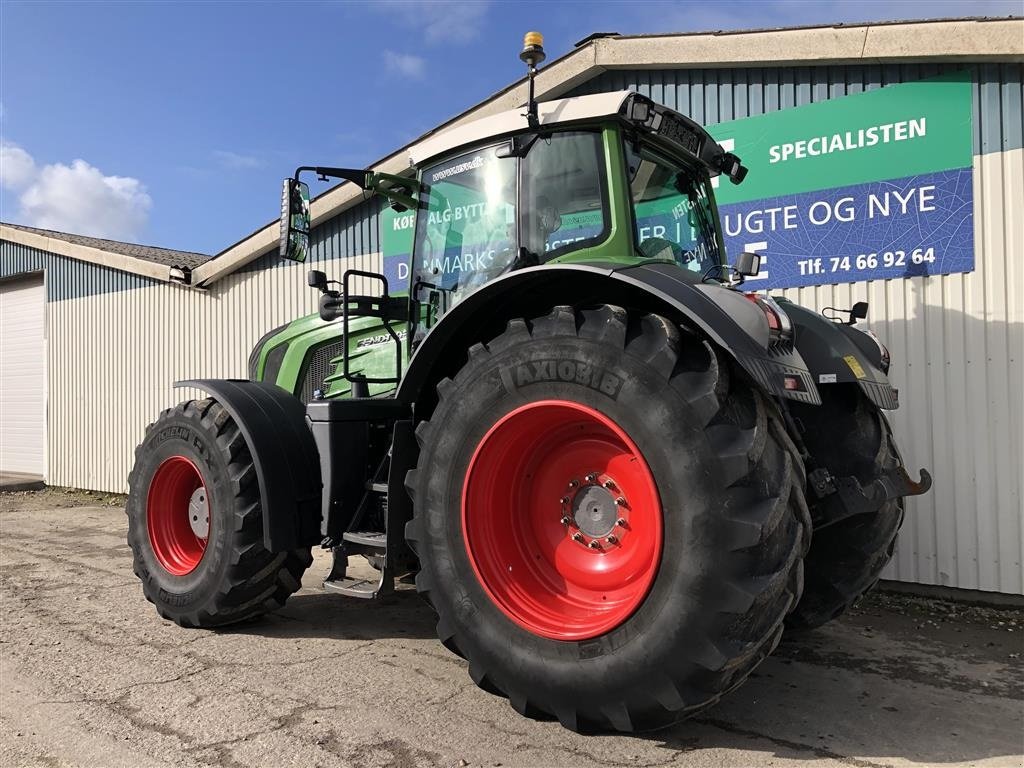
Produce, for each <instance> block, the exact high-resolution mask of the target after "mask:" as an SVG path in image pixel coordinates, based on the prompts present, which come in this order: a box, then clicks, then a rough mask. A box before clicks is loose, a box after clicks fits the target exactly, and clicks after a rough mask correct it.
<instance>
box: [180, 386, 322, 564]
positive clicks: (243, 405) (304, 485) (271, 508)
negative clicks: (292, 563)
mask: <svg viewBox="0 0 1024 768" xmlns="http://www.w3.org/2000/svg"><path fill="white" fill-rule="evenodd" d="M175 386H176V387H196V388H198V389H201V390H203V391H204V392H208V393H209V394H210V395H211V396H212V397H213V398H214V399H215V400H216V401H217V402H218V403H220V404H221V405H223V406H224V408H225V409H226V410H227V412H228V413H230V414H231V416H232V417H233V418H234V420H235V423H236V424H238V428H239V429H240V430H241V431H242V436H243V437H244V438H245V442H246V444H247V445H248V446H249V452H250V453H251V454H252V460H253V466H254V468H255V470H256V479H257V482H258V483H259V488H260V506H261V508H262V511H263V546H264V547H266V548H267V550H268V551H270V552H284V551H286V550H290V549H296V548H298V547H309V546H313V545H314V544H319V543H320V538H321V536H320V499H321V479H320V459H319V456H318V454H317V448H316V443H315V442H314V441H313V435H312V434H311V433H310V431H309V428H308V427H307V426H306V410H305V408H304V407H303V405H302V403H301V402H300V401H299V400H298V398H296V397H295V396H294V395H292V394H290V393H288V392H286V391H285V390H283V389H281V388H280V387H277V386H274V385H272V384H266V383H264V382H261V381H245V380H238V379H191V380H189V381H179V382H175Z"/></svg>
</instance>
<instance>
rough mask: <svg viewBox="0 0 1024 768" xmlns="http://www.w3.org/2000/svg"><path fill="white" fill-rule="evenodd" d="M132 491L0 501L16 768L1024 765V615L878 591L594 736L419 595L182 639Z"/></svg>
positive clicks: (0, 710)
mask: <svg viewBox="0 0 1024 768" xmlns="http://www.w3.org/2000/svg"><path fill="white" fill-rule="evenodd" d="M122 501H123V500H122V499H120V498H118V497H105V496H102V495H97V494H91V495H89V494H83V493H81V492H64V491H60V490H56V489H48V490H46V491H35V492H16V493H10V492H5V493H0V765H3V766H21V765H31V766H48V767H49V768H53V767H54V766H71V765H74V766H133V767H135V766H147V767H148V766H165V765H166V766H229V767H238V766H302V767H303V768H312V767H313V766H359V767H360V768H362V767H364V766H366V767H369V766H386V767H388V768H412V767H413V766H435V765H436V766H467V765H470V766H488V767H491V766H620V765H621V766H657V765H678V766H727V765H728V766H769V765H770V766H793V765H799V766H808V765H814V766H817V765H839V766H860V767H863V768H875V767H876V766H889V765H937V766H954V765H979V766H996V765H998V766H1004V765H1005V766H1011V765H1013V766H1019V765H1021V764H1022V763H1024V757H1022V755H1024V664H1022V660H1021V654H1022V651H1024V612H1022V611H1021V610H1020V609H992V608H979V607H970V606H965V605H963V604H958V603H952V602H944V601H936V600H926V599H923V598H913V597H906V596H903V595H893V594H874V595H872V596H870V597H869V598H868V599H866V600H865V601H863V602H862V603H861V604H860V605H859V606H858V607H857V608H856V609H855V610H854V611H853V612H851V613H850V614H848V615H847V616H845V617H844V618H842V619H841V620H839V621H837V622H834V623H832V624H831V625H829V626H828V627H826V628H823V629H820V630H817V631H815V632H811V633H806V634H803V635H796V636H791V637H787V638H786V639H784V640H783V643H782V644H781V645H780V647H779V648H778V650H777V651H776V652H775V654H774V655H773V656H772V657H771V658H770V659H768V660H767V661H766V662H765V663H764V664H763V665H762V666H761V667H759V668H758V670H757V672H756V673H755V674H754V675H753V677H752V678H751V679H750V680H749V681H748V682H747V683H746V684H745V685H743V686H742V687H741V688H739V689H738V690H737V691H734V692H733V693H732V694H730V695H729V696H728V697H726V699H725V700H724V701H722V702H721V703H720V704H719V705H718V706H716V707H715V708H714V709H712V710H710V711H708V712H706V713H704V714H703V715H701V716H699V717H697V718H696V719H694V720H690V721H687V722H684V723H681V724H679V725H677V726H675V727H673V728H671V729H668V730H665V731H661V732H657V733H654V734H649V735H645V736H622V735H601V736H581V735H578V734H575V733H572V732H570V731H567V730H565V729H563V728H562V727H561V726H560V725H558V724H557V723H553V722H535V721H531V720H527V719H524V718H522V717H520V716H519V715H517V714H516V713H515V712H514V711H513V710H512V708H511V707H510V706H509V705H508V704H507V703H506V702H505V701H504V700H502V699H499V698H496V697H494V696H491V695H489V694H487V693H485V692H483V691H481V690H479V689H478V688H477V687H476V686H475V685H473V683H472V682H471V681H470V679H469V676H468V674H467V671H466V665H465V663H464V662H463V661H462V660H460V659H458V658H457V657H455V656H453V655H452V654H450V653H448V652H447V651H446V650H445V649H444V648H443V647H442V646H441V645H440V643H438V642H437V640H436V639H435V637H434V620H433V614H432V612H431V610H430V608H429V607H428V606H427V605H426V604H425V603H424V602H423V601H422V600H420V598H419V597H418V596H417V595H416V594H415V592H414V591H412V589H411V588H407V589H403V590H401V591H400V592H399V594H398V596H397V597H396V599H395V601H394V602H393V603H392V604H389V605H378V604H368V603H367V602H365V601H358V600H352V599H346V598H343V597H340V596H336V595H329V594H325V593H323V592H322V591H321V589H320V587H319V580H320V579H321V578H322V577H323V576H324V575H325V574H326V572H327V569H328V565H329V562H328V559H327V558H326V557H325V556H323V554H320V555H318V557H317V560H316V562H315V563H314V565H313V568H312V569H311V570H310V572H309V573H308V574H307V577H306V580H305V586H304V587H303V589H302V591H301V592H299V593H298V594H297V595H295V596H294V597H293V598H292V599H291V601H289V603H288V605H287V606H286V607H285V608H284V609H283V610H281V611H280V612H278V613H276V614H274V615H271V616H268V617H266V618H264V619H262V620H259V621H256V622H252V623H249V624H246V625H244V626H240V627H236V628H232V629H229V630H222V631H203V630H185V629H181V628H179V627H177V626H175V625H174V624H171V623H170V622H166V621H164V620H162V619H160V618H159V617H158V616H157V614H156V612H155V611H154V610H153V607H152V606H151V605H150V604H149V603H147V602H146V601H145V599H144V598H143V597H142V591H141V588H140V586H139V584H138V583H137V581H136V579H135V576H134V575H133V574H132V572H131V557H130V553H129V550H128V547H127V545H126V544H125V526H126V518H125V516H124V513H123V510H122V509H121V508H120V504H121V503H122Z"/></svg>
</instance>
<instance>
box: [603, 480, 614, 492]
mask: <svg viewBox="0 0 1024 768" xmlns="http://www.w3.org/2000/svg"><path fill="white" fill-rule="evenodd" d="M601 485H603V486H604V487H605V488H607V489H608V490H611V489H612V488H614V487H615V483H613V482H612V481H611V480H605V481H604V482H603V483H601Z"/></svg>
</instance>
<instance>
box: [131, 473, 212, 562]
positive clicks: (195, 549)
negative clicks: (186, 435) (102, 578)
mask: <svg viewBox="0 0 1024 768" xmlns="http://www.w3.org/2000/svg"><path fill="white" fill-rule="evenodd" d="M193 502H194V503H193ZM190 503H192V506H193V507H196V505H198V507H200V508H202V511H205V512H206V515H207V519H206V526H207V530H206V534H207V535H206V536H203V535H201V533H197V532H196V531H195V530H194V528H193V523H198V524H199V526H200V527H201V525H202V523H201V522H200V521H198V520H193V519H192V518H193V517H195V516H196V515H195V514H193V513H198V512H199V508H194V509H192V510H190ZM146 524H147V526H148V528H149V543H150V544H151V545H152V547H153V554H154V555H156V559H157V562H159V563H160V565H161V566H162V567H163V568H164V569H165V570H166V571H167V572H168V573H171V574H173V575H175V576H184V575H186V574H189V573H191V572H192V571H194V570H195V569H196V566H198V565H199V561H200V560H202V559H203V553H204V552H205V551H206V542H207V540H208V538H209V499H208V498H207V497H206V493H205V486H204V483H203V476H202V474H200V472H199V469H198V467H196V465H195V464H193V463H192V462H191V461H190V460H189V459H186V458H185V457H184V456H171V457H170V458H169V459H165V460H164V461H163V463H162V464H160V466H159V467H157V469H156V474H154V475H153V481H152V482H151V483H150V484H149V496H148V497H147V501H146Z"/></svg>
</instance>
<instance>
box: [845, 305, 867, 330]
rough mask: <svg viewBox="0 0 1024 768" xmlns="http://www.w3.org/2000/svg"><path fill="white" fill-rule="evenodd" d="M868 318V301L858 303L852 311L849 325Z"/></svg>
mask: <svg viewBox="0 0 1024 768" xmlns="http://www.w3.org/2000/svg"><path fill="white" fill-rule="evenodd" d="M867 316H868V303H867V302H866V301H858V302H857V303H856V304H854V305H853V309H851V310H850V320H849V324H850V325H853V324H854V323H856V322H857V321H858V320H863V319H864V318H866V317H867Z"/></svg>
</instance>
